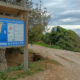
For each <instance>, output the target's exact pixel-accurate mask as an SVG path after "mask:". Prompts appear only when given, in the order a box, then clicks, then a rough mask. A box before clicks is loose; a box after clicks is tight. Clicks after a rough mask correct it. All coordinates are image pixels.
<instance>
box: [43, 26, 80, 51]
mask: <svg viewBox="0 0 80 80" xmlns="http://www.w3.org/2000/svg"><path fill="white" fill-rule="evenodd" d="M43 41H44V42H45V43H47V44H50V43H51V45H56V46H59V47H60V48H61V49H66V50H71V51H79V52H80V37H79V36H78V35H77V34H76V33H75V32H74V31H71V30H66V29H64V28H61V27H60V26H58V27H57V31H54V28H53V29H52V31H51V33H46V34H45V35H44V38H43Z"/></svg>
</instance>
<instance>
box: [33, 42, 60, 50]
mask: <svg viewBox="0 0 80 80" xmlns="http://www.w3.org/2000/svg"><path fill="white" fill-rule="evenodd" d="M33 44H36V45H40V46H44V47H48V48H55V49H61V48H60V47H59V46H56V45H48V44H46V43H41V42H34V43H33Z"/></svg>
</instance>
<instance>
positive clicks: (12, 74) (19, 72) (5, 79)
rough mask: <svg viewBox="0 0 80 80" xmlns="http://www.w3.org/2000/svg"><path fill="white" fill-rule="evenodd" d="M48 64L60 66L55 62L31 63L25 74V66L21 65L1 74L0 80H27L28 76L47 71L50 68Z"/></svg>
mask: <svg viewBox="0 0 80 80" xmlns="http://www.w3.org/2000/svg"><path fill="white" fill-rule="evenodd" d="M48 64H54V65H59V63H58V62H56V61H55V60H48V59H42V60H40V61H35V62H30V63H29V68H28V70H26V72H24V66H23V65H19V66H17V67H15V68H14V67H10V68H8V70H7V72H5V73H2V72H0V80H18V79H19V78H25V77H27V76H31V75H34V74H36V73H39V72H42V71H45V70H47V69H49V68H50V67H49V66H48Z"/></svg>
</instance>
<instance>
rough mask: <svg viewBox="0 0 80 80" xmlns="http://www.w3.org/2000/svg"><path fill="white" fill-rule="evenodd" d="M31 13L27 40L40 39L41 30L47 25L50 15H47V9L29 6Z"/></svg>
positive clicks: (41, 35)
mask: <svg viewBox="0 0 80 80" xmlns="http://www.w3.org/2000/svg"><path fill="white" fill-rule="evenodd" d="M31 9H32V11H31V14H30V15H29V42H34V41H40V40H41V39H42V37H43V31H44V30H45V27H46V26H47V25H48V22H49V19H50V15H47V9H46V8H44V9H41V1H40V8H39V7H36V8H35V9H34V8H31Z"/></svg>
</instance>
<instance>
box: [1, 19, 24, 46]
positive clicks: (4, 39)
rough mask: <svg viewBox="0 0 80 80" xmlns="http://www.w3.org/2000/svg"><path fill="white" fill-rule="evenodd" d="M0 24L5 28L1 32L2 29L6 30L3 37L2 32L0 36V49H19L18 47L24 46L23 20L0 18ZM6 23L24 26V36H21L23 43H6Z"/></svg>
mask: <svg viewBox="0 0 80 80" xmlns="http://www.w3.org/2000/svg"><path fill="white" fill-rule="evenodd" d="M0 23H3V26H5V27H4V28H3V31H4V29H5V30H6V31H4V33H5V35H4V34H3V32H2V33H1V34H0V38H1V39H0V47H20V46H24V45H25V22H24V20H16V19H8V18H0ZM8 23H11V24H23V25H24V27H23V29H24V35H23V37H24V40H23V41H11V42H10V41H8ZM1 31H2V30H1ZM19 32H20V31H19ZM2 36H3V37H2Z"/></svg>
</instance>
